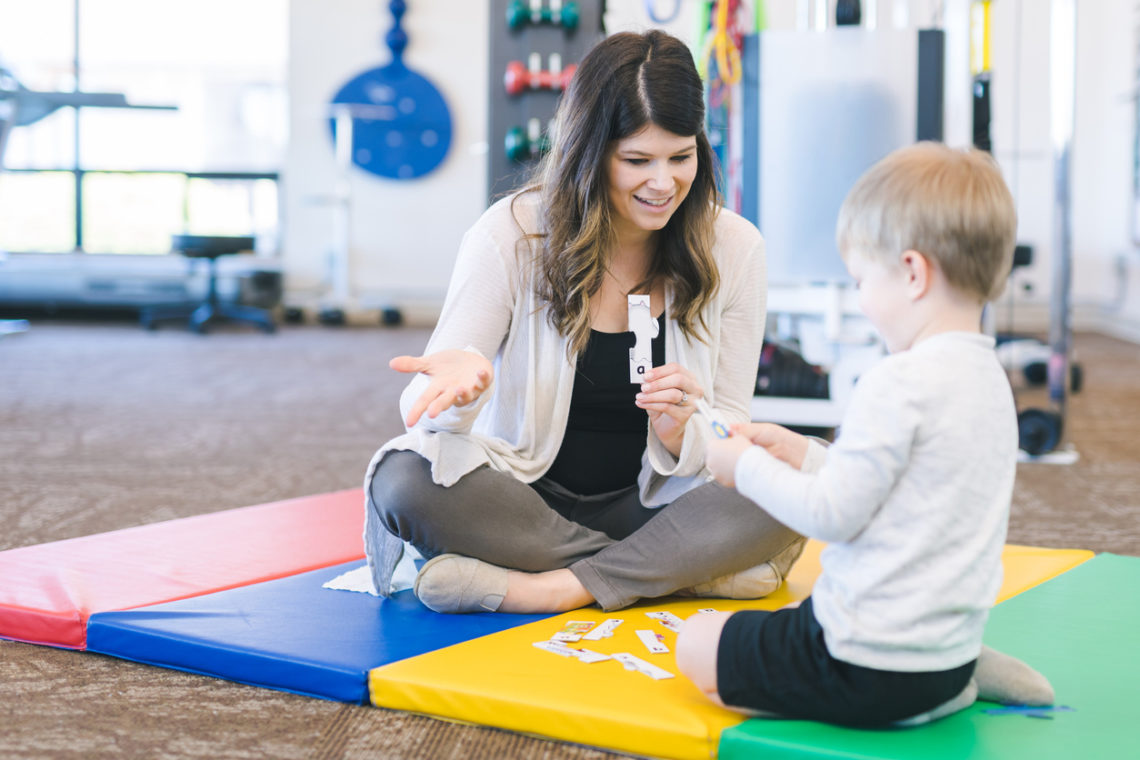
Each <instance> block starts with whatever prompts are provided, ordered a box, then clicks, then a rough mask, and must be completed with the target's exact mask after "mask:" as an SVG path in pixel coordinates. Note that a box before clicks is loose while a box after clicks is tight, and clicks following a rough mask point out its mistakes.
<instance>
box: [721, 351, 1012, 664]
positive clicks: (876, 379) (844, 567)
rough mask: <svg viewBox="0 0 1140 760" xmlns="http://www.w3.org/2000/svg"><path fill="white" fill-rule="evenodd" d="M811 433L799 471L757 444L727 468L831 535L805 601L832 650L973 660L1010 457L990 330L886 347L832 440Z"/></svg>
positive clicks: (1004, 396) (1001, 376)
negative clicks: (890, 350) (892, 349)
mask: <svg viewBox="0 0 1140 760" xmlns="http://www.w3.org/2000/svg"><path fill="white" fill-rule="evenodd" d="M811 446H812V447H814V448H812V449H811V450H810V452H809V457H808V459H807V461H805V467H804V469H803V470H795V469H793V468H792V467H789V466H788V465H786V464H785V463H783V462H781V461H779V460H777V459H775V458H774V457H772V456H771V455H769V454H768V453H767V452H766V451H764V450H763V449H761V448H759V447H752V448H751V449H749V450H747V451H746V452H745V454H744V455H743V456H741V457H740V460H739V461H738V463H737V466H736V471H735V478H736V484H737V488H738V489H739V490H740V492H741V493H743V494H744V495H746V496H748V497H749V498H751V499H752V500H754V501H755V502H757V503H758V504H759V505H760V506H762V507H763V508H764V509H765V510H767V511H768V512H769V513H770V514H772V515H773V516H774V517H775V518H776V519H778V520H780V521H781V522H783V523H784V524H785V525H787V526H788V527H790V528H792V529H793V530H796V531H798V532H800V533H802V534H804V535H807V536H811V537H814V538H818V539H820V540H823V541H828V542H830V543H829V544H828V546H827V547H826V548H825V549H824V551H823V554H822V555H821V557H820V564H821V566H822V573H821V574H820V577H819V579H818V580H817V581H816V584H815V588H814V589H813V590H812V609H813V611H814V612H815V616H816V619H817V620H818V621H819V624H820V626H821V627H822V628H823V631H824V639H825V641H826V643H827V648H828V651H829V652H830V653H831V655H832V656H833V657H835V658H836V659H839V660H843V661H845V662H850V663H853V664H855V665H862V666H864V667H869V668H877V669H879V670H891V671H900V672H920V671H938V670H948V669H950V668H954V667H958V666H960V665H963V664H965V663H967V662H969V661H970V660H972V659H975V658H976V657H977V656H978V653H979V652H980V650H981V643H982V630H983V628H984V626H985V621H986V618H987V616H988V614H989V609H990V607H991V606H992V605H993V602H994V599H995V598H996V596H997V592H998V589H999V587H1000V584H1001V573H1002V568H1001V550H1002V546H1003V544H1004V543H1005V535H1006V527H1007V523H1008V518H1009V504H1010V497H1011V494H1012V492H1013V481H1014V476H1015V474H1016V468H1017V415H1016V411H1015V408H1014V403H1013V396H1012V392H1011V390H1010V386H1009V381H1008V378H1007V377H1006V374H1005V372H1004V370H1003V369H1002V367H1001V365H1000V364H999V363H998V360H997V358H996V356H995V354H994V341H993V339H992V338H991V337H989V336H986V335H981V334H974V333H963V332H953V333H942V334H938V335H935V336H932V337H930V338H927V339H925V340H923V341H921V342H920V343H918V344H917V345H915V346H914V347H912V348H911V349H910V350H908V351H904V352H900V353H898V354H894V355H892V356H889V357H887V358H885V359H883V360H882V361H881V362H880V363H879V364H877V365H875V366H874V367H873V368H871V369H870V370H869V371H868V372H866V373H864V374H863V376H862V377H860V379H859V382H858V384H857V386H856V388H855V390H854V392H853V394H852V396H851V401H850V405H849V407H848V411H847V413H846V415H845V417H844V420H843V425H842V427H841V428H840V432H839V435H838V437H837V439H836V441H835V443H834V444H833V445H832V446H830V447H829V448H827V449H826V451H824V450H823V449H822V447H819V445H818V444H815V443H812V444H811ZM809 463H815V464H816V465H818V467H817V468H816V469H815V470H814V471H809V470H811V469H812V465H811V464H809Z"/></svg>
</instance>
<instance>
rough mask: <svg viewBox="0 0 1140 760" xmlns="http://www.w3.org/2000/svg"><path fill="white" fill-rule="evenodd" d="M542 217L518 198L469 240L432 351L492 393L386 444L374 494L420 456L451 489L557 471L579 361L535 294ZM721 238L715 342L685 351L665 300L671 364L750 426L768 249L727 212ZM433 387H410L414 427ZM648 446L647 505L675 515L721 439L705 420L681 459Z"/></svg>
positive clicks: (697, 419) (694, 428)
mask: <svg viewBox="0 0 1140 760" xmlns="http://www.w3.org/2000/svg"><path fill="white" fill-rule="evenodd" d="M512 202H513V208H512ZM538 212H539V197H538V194H537V193H534V192H531V193H524V194H521V195H515V196H510V197H507V198H504V199H502V200H500V201H498V202H497V203H495V204H494V205H493V206H491V207H490V208H489V209H488V210H487V211H486V212H485V213H484V214H483V216H482V217H481V218H480V219H479V221H478V222H476V223H475V225H474V226H473V227H472V228H471V229H470V230H469V231H468V232H467V234H466V235H464V237H463V242H462V244H461V245H460V248H459V255H458V258H457V260H456V263H455V269H454V272H453V274H452V278H451V284H450V286H449V288H448V292H447V298H446V300H445V302H444V306H443V311H442V313H441V315H440V318H439V322H438V324H437V325H436V328H435V331H434V333H433V334H432V336H431V339H430V340H429V341H428V345H427V348H426V349H425V351H424V353H425V354H431V353H433V352H436V351H441V350H444V349H454V348H460V349H467V350H472V351H477V352H478V353H480V354H482V355H483V356H486V357H492V361H493V364H494V369H495V376H494V378H493V381H492V384H491V386H490V387H489V388H488V389H487V390H486V391H485V392H484V393H483V394H482V395H481V396H480V397H479V398H478V399H476V400H475V401H473V402H472V403H470V404H467V405H465V406H462V407H453V408H451V409H448V410H446V411H444V412H442V413H441V414H440V415H439V416H437V417H436V418H435V419H429V418H428V417H427V415H426V414H425V415H424V416H422V417H421V418H420V420H419V421H418V422H417V423H416V425H415V426H414V427H413V428H411V429H410V430H408V432H407V433H405V434H404V435H402V436H400V437H398V438H395V439H393V440H391V441H389V442H388V443H386V444H385V445H384V446H383V448H381V449H380V450H379V451H377V452H376V455H375V456H374V457H373V460H372V463H371V465H370V466H369V468H368V475H367V478H366V481H365V485H366V487H367V485H368V483H370V482H371V479H372V475H373V473H374V471H375V468H376V465H377V464H378V463H379V461H380V460H381V459H382V458H383V456H384V454H385V453H386V452H388V451H391V450H411V451H416V452H418V453H419V454H420V455H421V456H423V457H425V458H426V459H428V460H429V461H430V462H431V463H432V479H433V480H434V481H435V482H436V483H437V484H439V485H443V486H450V485H452V484H454V483H455V482H456V481H457V480H459V479H460V478H461V477H462V476H464V475H466V474H467V473H469V472H471V471H472V470H474V469H475V468H477V467H479V466H480V465H483V464H489V465H490V466H491V467H493V468H495V469H496V470H499V471H501V472H506V473H510V474H512V475H514V476H515V477H516V478H518V479H519V480H520V481H522V482H524V483H530V482H533V481H535V480H537V479H538V478H540V477H542V475H543V474H544V473H545V472H546V471H547V469H549V467H550V465H551V464H552V463H553V462H554V459H555V457H556V455H557V454H558V450H559V448H560V447H561V445H562V437H563V435H564V433H565V432H566V420H567V417H568V415H569V409H570V396H571V391H572V389H573V386H574V371H575V361H576V360H575V359H573V358H571V357H568V356H567V351H566V348H567V343H568V340H567V338H565V337H563V336H561V335H559V334H558V332H557V330H555V329H554V327H552V326H551V324H550V321H549V320H548V318H547V309H546V308H545V306H544V305H543V303H542V302H541V301H540V300H539V298H538V296H537V295H536V293H535V292H534V289H533V288H532V287H530V286H529V283H530V282H531V280H530V279H529V278H530V276H531V274H530V273H531V269H530V268H529V266H528V263H529V260H530V259H531V258H532V257H533V252H532V247H531V244H530V243H528V242H526V241H525V240H524V238H523V236H524V233H529V232H534V231H537V230H538V229H539V228H540V218H539V213H538ZM516 217H517V219H516ZM520 225H521V226H520ZM715 230H716V236H715V243H714V246H713V250H712V255H713V258H714V259H715V261H716V265H717V267H718V269H719V273H720V289H719V290H718V292H717V294H716V296H715V298H714V299H713V300H712V301H711V302H710V303H709V305H708V306H707V307H706V309H705V311H704V318H705V321H706V323H707V324H708V327H709V331H710V335H711V337H710V339H709V342H708V343H707V344H706V343H702V342H700V341H697V340H694V341H692V342H690V341H689V340H688V339H686V338H685V336H684V335H683V334H682V332H681V330H680V329H679V328H678V326H677V324H676V322H674V321H672V320H671V319H668V316H669V311H670V302H671V294H669V293H666V338H665V360H666V361H667V362H677V363H678V364H681V365H682V366H684V367H686V368H687V369H688V370H689V371H690V372H692V373H693V375H694V376H695V378H696V380H697V382H698V383H700V385H701V386H702V387H703V388H704V390H705V394H706V397H707V398H708V401H709V403H710V404H712V406H713V407H714V408H716V409H717V410H718V411H719V413H720V414H721V415H722V416H723V418H724V419H725V421H726V422H737V421H740V422H744V421H747V420H748V419H749V418H750V405H751V400H752V395H753V392H754V386H755V382H756V372H757V367H758V365H759V357H760V348H761V345H762V343H763V338H764V319H765V295H766V287H765V285H766V268H765V260H764V241H763V239H762V238H761V237H760V233H759V232H758V231H757V230H756V228H755V227H754V226H753V225H752V224H750V223H749V222H748V221H746V220H745V219H743V218H741V217H740V216H738V215H737V214H734V213H733V212H731V211H728V210H724V209H722V210H720V212H719V215H718V217H717V220H716V225H715ZM428 382H429V379H428V378H427V376H426V375H416V376H415V377H414V378H413V379H412V381H411V382H410V383H409V384H408V386H407V388H406V389H405V390H404V392H403V395H402V396H401V399H400V411H401V414H403V415H404V416H406V415H407V412H408V409H409V408H410V407H411V404H412V403H413V402H414V401H415V399H416V398H417V397H418V396H419V395H420V394H421V393H422V392H423V390H424V388H425V387H426V385H427V383H428ZM646 435H647V444H646V456H645V457H644V458H643V460H642V469H641V474H640V476H639V478H638V483H639V485H640V491H641V500H642V503H643V504H645V505H646V506H662V505H665V504H668V503H669V502H671V501H673V500H674V499H676V498H677V497H678V496H680V495H681V494H683V493H685V492H686V491H688V490H689V489H691V488H694V487H696V486H698V485H700V484H701V483H704V482H705V481H706V479H707V478H708V477H709V475H708V472H707V470H705V467H704V458H705V443H706V442H707V439H708V437H709V436H710V435H711V430H710V428H709V425H708V424H707V423H706V422H705V421H704V420H703V419H702V418H701V416H700V415H693V417H692V418H691V419H690V420H689V424H688V426H687V428H686V430H685V437H684V442H683V445H682V447H681V452H680V456H679V457H674V456H673V455H672V454H671V453H670V452H669V451H668V450H667V449H666V448H665V446H664V445H663V444H662V443H661V441H660V440H659V439H658V438H657V436H656V434H655V433H654V431H653V428H652V426H651V425H649V424H648V418H647V421H646Z"/></svg>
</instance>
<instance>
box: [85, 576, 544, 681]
mask: <svg viewBox="0 0 1140 760" xmlns="http://www.w3.org/2000/svg"><path fill="white" fill-rule="evenodd" d="M362 564H363V563H362V562H361V561H355V562H351V563H347V564H344V565H338V566H335V567H327V568H323V569H321V570H313V571H310V572H307V573H301V574H299V575H294V576H291V577H288V578H279V579H277V580H272V581H266V582H265V583H257V584H253V585H250V586H242V587H240V588H233V589H229V590H227V591H221V592H218V593H214V594H206V595H204V596H196V597H193V598H190V599H182V600H179V601H174V602H167V603H164V604H157V605H152V606H147V607H140V608H137V609H132V610H125V611H121V612H100V613H96V614H94V615H92V616H91V620H90V622H89V624H88V627H87V649H88V650H89V651H92V652H99V653H102V654H109V655H114V656H115V657H121V658H123V659H127V660H135V661H137V662H144V663H147V664H150V665H160V666H162V667H168V668H175V669H178V670H185V671H189V672H192V673H201V674H204V675H210V676H217V677H220V678H226V679H228V680H231V681H240V682H242V683H248V684H253V685H255V686H267V687H269V688H273V689H280V690H283V691H291V692H295V693H298V694H307V695H310V696H315V697H324V698H326V699H335V700H340V701H343V702H358V703H359V702H367V701H368V671H369V669H371V668H374V667H377V666H379V665H383V664H386V663H390V662H395V661H397V660H401V659H404V658H406V657H411V656H413V655H418V654H423V653H424V652H430V651H433V650H435V649H439V648H442V647H446V646H451V645H452V644H456V643H459V642H462V641H467V640H468V639H472V638H476V637H478V636H484V635H486V634H488V633H494V632H497V631H502V630H504V629H505V628H510V627H512V626H516V625H522V624H524V623H530V622H533V621H535V620H540V619H543V618H546V617H549V615H500V614H492V613H483V614H478V615H440V614H438V613H435V612H432V611H431V610H429V609H427V608H426V607H424V606H423V605H422V604H421V603H420V602H419V600H417V599H416V598H415V597H414V596H413V595H412V593H411V591H403V592H400V593H398V594H395V595H394V596H392V597H391V598H390V599H381V598H379V597H375V596H372V595H370V594H363V593H354V592H351V591H334V590H331V589H327V588H322V587H321V586H322V584H324V583H325V582H326V581H328V580H331V579H332V578H335V577H336V576H338V575H340V574H341V573H343V572H346V571H348V570H352V569H355V568H356V567H359V566H361V565H362Z"/></svg>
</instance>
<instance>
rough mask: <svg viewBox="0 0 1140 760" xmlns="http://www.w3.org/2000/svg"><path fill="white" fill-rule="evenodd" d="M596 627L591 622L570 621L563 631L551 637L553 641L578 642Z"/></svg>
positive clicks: (563, 627)
mask: <svg viewBox="0 0 1140 760" xmlns="http://www.w3.org/2000/svg"><path fill="white" fill-rule="evenodd" d="M593 627H594V624H593V623H591V622H590V621H589V620H568V621H567V622H566V625H564V626H562V630H561V631H559V632H558V633H556V634H554V635H553V636H551V637H550V639H551V641H577V640H578V639H580V638H582V634H584V633H585V632H586V631H588V630H590V629H591V628H593Z"/></svg>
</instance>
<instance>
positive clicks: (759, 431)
mask: <svg viewBox="0 0 1140 760" xmlns="http://www.w3.org/2000/svg"><path fill="white" fill-rule="evenodd" d="M732 434H733V435H734V436H739V437H742V438H747V439H748V440H750V441H751V442H752V443H754V444H756V445H757V446H760V447H761V448H763V449H764V450H765V451H767V452H768V453H769V454H771V455H772V456H774V457H776V459H779V460H780V461H782V462H787V463H788V464H790V465H791V466H792V467H795V468H796V469H797V470H798V469H800V468H801V467H802V466H803V464H804V457H805V456H807V450H808V439H807V438H806V437H805V436H802V435H800V434H799V433H796V432H794V431H791V430H788V429H787V428H786V427H782V426H780V425H774V424H772V423H771V422H749V423H744V424H738V425H733V426H732Z"/></svg>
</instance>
